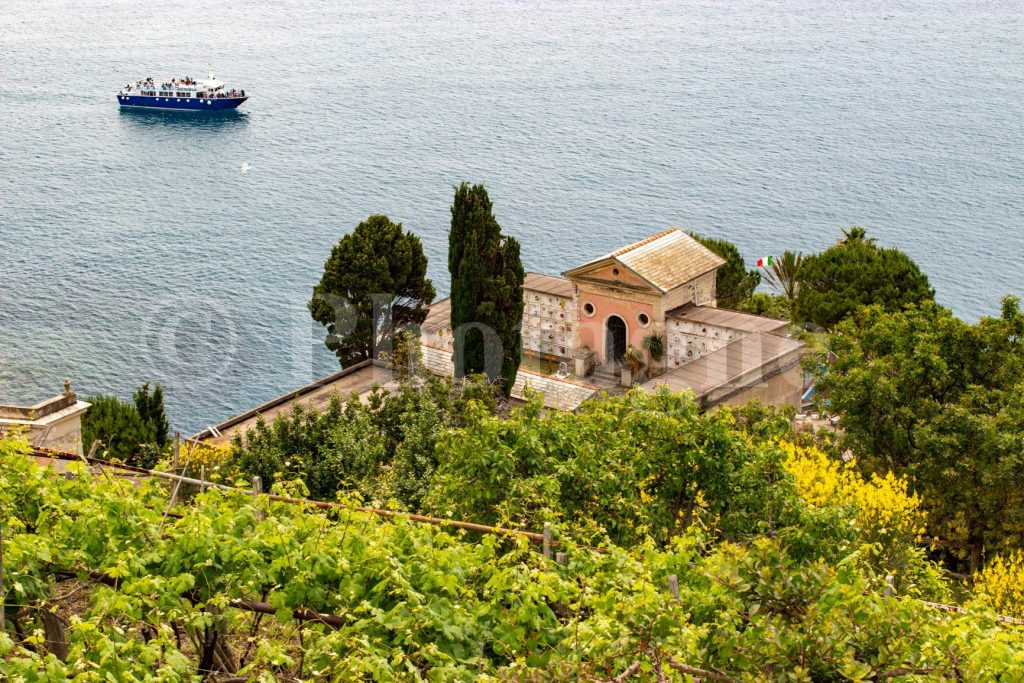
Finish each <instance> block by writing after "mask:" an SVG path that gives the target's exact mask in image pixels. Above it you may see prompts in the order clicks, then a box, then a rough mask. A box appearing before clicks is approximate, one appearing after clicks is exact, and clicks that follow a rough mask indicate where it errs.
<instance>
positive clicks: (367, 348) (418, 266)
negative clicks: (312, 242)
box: [309, 215, 434, 368]
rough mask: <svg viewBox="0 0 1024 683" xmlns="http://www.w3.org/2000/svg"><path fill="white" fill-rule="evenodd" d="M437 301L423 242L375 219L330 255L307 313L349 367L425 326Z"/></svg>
mask: <svg viewBox="0 0 1024 683" xmlns="http://www.w3.org/2000/svg"><path fill="white" fill-rule="evenodd" d="M433 300H434V285H433V284H432V283H431V282H430V280H429V279H427V257H426V256H425V255H424V254H423V245H422V244H421V243H420V238H419V237H417V236H416V235H414V234H413V233H412V232H407V231H405V230H403V229H402V224H401V223H393V222H392V221H391V220H390V219H389V218H388V217H387V216H382V215H374V216H370V217H369V218H367V219H366V220H365V221H363V222H362V223H360V224H359V225H357V226H356V229H355V230H354V231H353V232H352V233H351V234H350V235H345V236H344V237H342V238H341V241H340V242H338V244H337V245H335V246H334V248H333V249H332V250H331V255H330V257H329V258H328V259H327V262H326V263H325V264H324V273H323V277H321V279H320V282H319V284H317V285H316V286H315V287H313V299H312V300H311V301H310V302H309V311H310V314H311V315H312V316H313V319H314V320H316V321H317V322H318V323H320V324H321V325H324V326H325V327H327V338H326V339H325V340H324V343H325V344H326V345H327V348H329V349H330V350H331V351H333V352H334V353H335V355H337V356H338V362H339V363H341V367H343V368H345V367H349V366H351V365H355V364H356V363H358V362H360V361H363V360H366V359H368V358H373V357H374V353H375V352H376V351H379V350H382V349H386V350H390V345H391V340H392V335H393V333H394V332H395V331H397V330H401V329H404V328H406V327H408V326H410V325H418V324H419V323H422V322H423V320H424V319H425V318H426V317H427V310H428V309H429V307H430V303H431V302H432V301H433Z"/></svg>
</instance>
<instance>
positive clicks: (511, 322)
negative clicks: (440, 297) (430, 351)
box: [448, 183, 526, 396]
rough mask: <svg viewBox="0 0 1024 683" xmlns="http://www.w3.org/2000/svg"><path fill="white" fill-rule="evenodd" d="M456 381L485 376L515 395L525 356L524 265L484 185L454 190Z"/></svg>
mask: <svg viewBox="0 0 1024 683" xmlns="http://www.w3.org/2000/svg"><path fill="white" fill-rule="evenodd" d="M448 272H449V273H451V277H452V313H451V323H452V329H453V330H454V332H455V353H454V354H453V356H452V360H453V361H454V363H455V374H456V377H463V376H465V375H470V374H475V373H486V374H487V376H488V378H489V379H490V380H491V381H494V382H497V383H498V384H500V385H501V389H502V391H503V392H504V394H505V395H506V396H508V395H509V393H510V392H511V391H512V385H513V383H514V382H515V378H516V372H518V370H519V361H520V355H521V352H522V344H523V339H522V332H521V325H522V319H523V278H524V277H525V275H526V274H525V272H524V271H523V263H522V261H521V260H520V257H519V242H517V241H516V240H515V238H513V237H509V236H506V235H502V234H501V226H500V225H498V221H497V220H496V219H495V218H494V212H493V210H492V205H491V200H490V198H489V197H488V196H487V190H486V189H484V186H483V185H472V186H470V185H469V183H462V184H461V185H459V187H457V188H456V189H455V199H454V201H453V202H452V223H451V230H450V231H449V233H448Z"/></svg>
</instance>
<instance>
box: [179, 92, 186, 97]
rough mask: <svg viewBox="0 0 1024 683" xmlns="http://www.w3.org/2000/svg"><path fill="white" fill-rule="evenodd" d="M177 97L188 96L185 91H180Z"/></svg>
mask: <svg viewBox="0 0 1024 683" xmlns="http://www.w3.org/2000/svg"><path fill="white" fill-rule="evenodd" d="M178 97H188V93H187V92H180V93H178Z"/></svg>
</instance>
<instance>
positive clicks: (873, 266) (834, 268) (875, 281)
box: [795, 227, 935, 329]
mask: <svg viewBox="0 0 1024 683" xmlns="http://www.w3.org/2000/svg"><path fill="white" fill-rule="evenodd" d="M795 294H796V299H795V303H796V305H795V314H796V320H797V321H799V322H812V323H814V324H816V325H819V326H821V327H823V328H826V329H828V328H831V327H832V326H833V325H835V324H836V323H838V322H839V321H840V320H843V319H844V318H846V317H848V316H849V315H850V314H851V313H853V312H854V311H855V310H856V309H857V308H858V307H860V306H870V305H872V304H878V305H879V306H881V307H882V308H883V309H884V310H886V311H900V310H902V309H903V308H904V307H906V306H907V305H909V304H919V303H921V302H923V301H931V300H932V299H933V298H934V297H935V291H934V290H933V289H932V288H931V285H929V284H928V277H927V276H926V275H925V274H924V273H922V272H921V269H920V268H918V267H917V264H915V263H914V262H913V261H912V260H911V259H910V257H909V256H907V255H906V254H904V253H903V252H902V251H900V250H898V249H883V248H881V247H879V246H877V245H876V244H875V240H874V239H872V238H869V237H867V235H866V234H865V232H864V229H863V228H857V227H854V228H850V229H849V230H844V231H843V239H842V240H840V241H839V242H837V243H836V244H834V245H833V246H831V247H829V248H828V249H826V250H825V251H823V252H821V253H820V254H812V255H810V256H806V257H804V259H803V263H802V264H801V265H800V271H799V274H798V277H797V289H796V293H795Z"/></svg>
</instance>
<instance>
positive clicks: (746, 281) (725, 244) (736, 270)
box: [690, 232, 761, 309]
mask: <svg viewBox="0 0 1024 683" xmlns="http://www.w3.org/2000/svg"><path fill="white" fill-rule="evenodd" d="M690 237H692V238H693V239H695V240H697V241H698V242H700V243H701V244H703V245H704V246H705V247H707V248H708V249H710V250H711V251H713V252H715V253H716V254H718V255H719V256H721V257H722V258H723V259H725V264H724V265H723V266H722V267H721V268H719V269H718V274H717V275H716V276H715V297H716V298H717V299H718V305H719V306H721V307H722V308H733V309H735V308H740V307H741V305H742V304H743V303H744V302H746V301H747V300H748V299H749V298H750V297H751V296H752V295H753V294H754V290H755V289H757V286H758V285H759V284H760V283H761V274H760V273H759V272H757V271H756V270H747V265H746V263H744V261H743V255H742V254H740V250H739V249H737V248H736V245H735V244H733V243H732V242H729V241H728V240H723V239H717V238H714V237H703V236H701V235H698V234H696V233H693V232H691V233H690Z"/></svg>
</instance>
